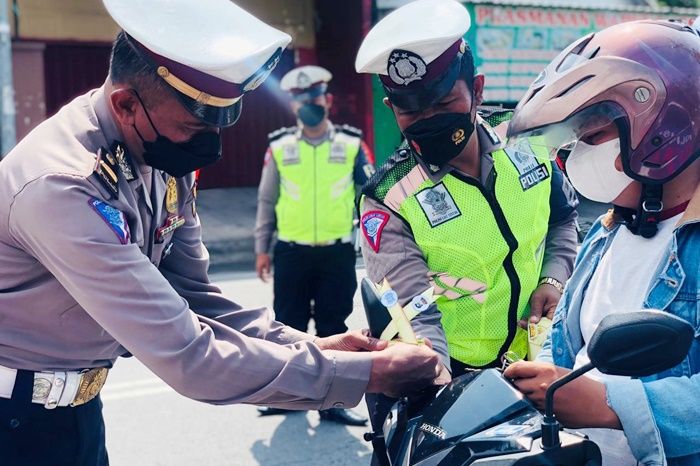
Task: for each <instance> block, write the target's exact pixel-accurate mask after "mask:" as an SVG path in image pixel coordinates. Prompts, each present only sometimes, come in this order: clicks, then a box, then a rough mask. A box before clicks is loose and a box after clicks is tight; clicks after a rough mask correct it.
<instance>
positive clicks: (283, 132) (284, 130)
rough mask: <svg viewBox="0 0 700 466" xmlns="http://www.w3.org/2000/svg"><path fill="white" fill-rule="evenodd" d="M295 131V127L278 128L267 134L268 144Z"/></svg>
mask: <svg viewBox="0 0 700 466" xmlns="http://www.w3.org/2000/svg"><path fill="white" fill-rule="evenodd" d="M297 130H298V128H297V127H296V126H290V127H289V128H280V129H278V130H276V131H273V132H271V133H270V134H268V135H267V140H268V142H274V141H277V140H278V139H280V138H282V137H284V136H287V135H288V134H295V133H296V132H297Z"/></svg>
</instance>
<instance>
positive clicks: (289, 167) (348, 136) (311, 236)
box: [270, 127, 361, 244]
mask: <svg viewBox="0 0 700 466" xmlns="http://www.w3.org/2000/svg"><path fill="white" fill-rule="evenodd" d="M360 141H361V140H360V138H359V137H358V136H357V135H356V134H352V132H351V131H348V130H343V128H342V127H339V128H336V129H335V130H334V132H333V134H332V135H331V138H330V139H329V140H326V141H324V142H323V143H321V144H320V145H318V146H313V145H311V144H309V143H308V142H306V141H304V140H303V139H302V138H301V137H300V132H299V131H298V130H296V129H295V128H288V129H284V130H281V133H280V132H279V131H278V132H276V133H272V135H271V136H270V149H271V150H272V156H273V157H274V159H275V163H276V165H277V169H278V171H279V174H280V194H279V198H278V201H277V205H276V206H275V213H276V216H277V234H278V237H279V238H280V239H282V240H284V241H294V242H298V243H303V244H327V243H329V242H332V241H334V240H337V239H340V238H343V237H346V236H348V235H350V234H351V232H352V220H353V209H354V202H355V185H354V178H353V169H354V167H355V159H356V157H357V154H358V151H359V149H360Z"/></svg>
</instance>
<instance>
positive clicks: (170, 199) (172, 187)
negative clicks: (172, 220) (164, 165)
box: [165, 177, 177, 214]
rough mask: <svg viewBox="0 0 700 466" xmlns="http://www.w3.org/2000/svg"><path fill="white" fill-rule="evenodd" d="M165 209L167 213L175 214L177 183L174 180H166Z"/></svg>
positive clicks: (171, 178)
mask: <svg viewBox="0 0 700 466" xmlns="http://www.w3.org/2000/svg"><path fill="white" fill-rule="evenodd" d="M165 209H166V210H167V211H168V213H171V214H175V213H177V182H176V181H175V178H173V177H170V178H168V191H167V193H166V195H165Z"/></svg>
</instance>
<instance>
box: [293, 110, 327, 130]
mask: <svg viewBox="0 0 700 466" xmlns="http://www.w3.org/2000/svg"><path fill="white" fill-rule="evenodd" d="M297 117H299V119H300V120H301V122H302V123H304V125H305V126H308V127H310V128H313V127H314V126H318V125H320V124H321V122H322V121H323V119H324V118H325V117H326V108H325V107H324V106H322V105H317V104H305V105H303V106H301V107H299V110H297Z"/></svg>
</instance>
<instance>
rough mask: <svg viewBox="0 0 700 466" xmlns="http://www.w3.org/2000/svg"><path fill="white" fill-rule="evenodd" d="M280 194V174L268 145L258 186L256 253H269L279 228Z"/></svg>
mask: <svg viewBox="0 0 700 466" xmlns="http://www.w3.org/2000/svg"><path fill="white" fill-rule="evenodd" d="M279 195H280V174H279V171H278V170H277V164H276V163H275V159H274V157H272V149H270V148H269V147H268V149H267V152H266V153H265V162H264V165H263V169H262V175H261V177H260V186H259V187H258V211H257V214H256V216H255V254H269V252H270V245H271V243H272V235H273V234H274V233H275V229H276V228H277V217H276V215H275V206H276V205H277V200H278V199H279Z"/></svg>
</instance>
